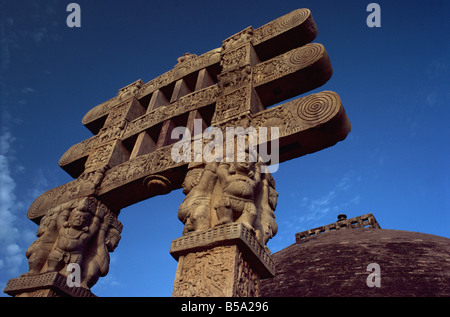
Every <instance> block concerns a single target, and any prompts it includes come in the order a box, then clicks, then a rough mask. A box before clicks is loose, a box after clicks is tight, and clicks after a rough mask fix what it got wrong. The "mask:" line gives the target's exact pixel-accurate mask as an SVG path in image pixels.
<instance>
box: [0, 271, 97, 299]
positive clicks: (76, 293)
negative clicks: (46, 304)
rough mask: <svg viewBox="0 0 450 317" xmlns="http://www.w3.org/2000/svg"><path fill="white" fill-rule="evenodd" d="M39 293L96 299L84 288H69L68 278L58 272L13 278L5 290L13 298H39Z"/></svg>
mask: <svg viewBox="0 0 450 317" xmlns="http://www.w3.org/2000/svg"><path fill="white" fill-rule="evenodd" d="M39 291H47V292H48V291H50V292H51V294H52V295H53V296H55V297H66V296H69V297H96V296H95V295H94V294H93V293H92V292H91V291H90V290H88V289H85V288H83V287H69V286H68V285H67V277H66V276H64V275H62V274H60V273H58V272H50V273H42V274H39V275H30V276H26V275H25V276H21V277H18V278H13V279H11V280H9V281H8V284H7V285H6V287H5V289H4V290H3V292H5V293H6V294H8V295H11V296H21V294H22V296H24V295H25V296H39V294H37V292H39ZM24 293H25V294H24Z"/></svg>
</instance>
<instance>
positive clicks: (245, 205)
mask: <svg viewBox="0 0 450 317" xmlns="http://www.w3.org/2000/svg"><path fill="white" fill-rule="evenodd" d="M245 156H246V158H245V160H244V161H242V162H239V161H238V160H235V161H234V162H231V163H228V162H221V163H220V164H219V167H218V168H217V175H218V177H219V180H220V184H221V186H222V191H223V192H222V198H221V199H220V200H219V201H218V203H217V204H216V206H215V209H216V213H217V218H218V221H219V224H226V223H230V222H234V221H236V222H242V223H243V224H245V225H246V226H247V227H248V228H250V229H253V226H254V223H255V220H256V217H257V210H256V206H255V190H256V188H257V185H258V183H259V182H260V180H261V172H260V163H259V164H255V162H252V161H251V160H250V157H249V155H248V153H246V155H245Z"/></svg>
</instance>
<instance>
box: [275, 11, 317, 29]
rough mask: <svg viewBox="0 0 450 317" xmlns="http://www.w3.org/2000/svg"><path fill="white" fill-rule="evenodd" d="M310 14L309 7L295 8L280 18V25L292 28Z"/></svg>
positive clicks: (284, 27)
mask: <svg viewBox="0 0 450 317" xmlns="http://www.w3.org/2000/svg"><path fill="white" fill-rule="evenodd" d="M310 14H311V12H310V11H309V10H308V9H299V10H295V11H293V12H291V13H289V14H287V15H285V16H283V17H281V18H280V20H279V23H280V26H281V28H283V29H290V28H292V27H294V26H296V25H299V24H302V23H303V22H304V21H305V20H306V19H307V18H308V17H309V16H310Z"/></svg>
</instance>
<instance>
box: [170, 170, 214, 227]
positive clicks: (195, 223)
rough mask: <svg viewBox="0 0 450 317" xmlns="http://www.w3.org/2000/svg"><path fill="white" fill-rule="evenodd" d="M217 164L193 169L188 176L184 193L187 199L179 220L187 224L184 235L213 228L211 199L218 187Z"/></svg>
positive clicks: (179, 213)
mask: <svg viewBox="0 0 450 317" xmlns="http://www.w3.org/2000/svg"><path fill="white" fill-rule="evenodd" d="M216 168H217V163H208V164H206V166H204V167H203V165H202V166H197V167H195V168H192V169H190V170H189V171H188V173H187V174H186V178H185V180H184V183H183V193H184V194H186V198H185V199H184V200H183V202H182V203H181V205H180V207H179V209H178V218H179V219H180V220H181V221H182V222H183V223H184V224H185V227H184V230H183V234H185V233H186V232H189V231H197V230H205V229H208V228H210V227H211V198H212V194H213V189H214V186H215V185H216V181H217V175H216Z"/></svg>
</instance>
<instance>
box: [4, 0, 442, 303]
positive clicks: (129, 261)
mask: <svg viewBox="0 0 450 317" xmlns="http://www.w3.org/2000/svg"><path fill="white" fill-rule="evenodd" d="M70 2H72V1H56V0H54V1H32V0H29V1H25V0H17V1H5V0H0V106H1V113H0V114H1V124H0V173H1V174H0V182H1V183H0V288H1V289H2V290H3V288H4V286H5V285H6V282H7V281H8V280H9V279H10V278H14V277H18V276H19V275H20V274H22V273H25V272H26V271H27V270H28V265H27V260H26V258H25V251H26V249H27V248H28V246H29V245H30V244H31V243H32V242H33V241H34V239H35V234H36V229H37V226H36V225H35V224H34V223H32V222H31V221H30V220H28V219H27V218H26V211H27V209H28V207H29V205H30V204H31V203H32V202H33V200H34V199H35V198H36V197H37V196H38V195H40V194H41V193H42V192H44V191H45V190H48V189H51V188H53V187H56V186H59V185H61V184H64V183H66V182H69V181H70V180H71V177H70V176H69V175H68V174H66V173H65V172H64V171H63V170H62V169H61V168H59V166H58V161H59V159H60V157H61V155H62V154H63V153H64V152H65V151H66V150H67V149H68V148H69V147H70V146H72V145H73V144H75V143H78V142H80V141H82V140H84V139H86V138H88V137H90V136H91V134H90V132H89V131H88V130H87V129H86V128H85V127H83V126H82V124H81V119H82V118H83V116H84V115H85V113H86V112H87V111H89V110H90V109H91V108H92V107H94V106H96V105H97V104H100V103H101V102H103V101H106V100H107V99H110V98H111V97H113V96H115V94H116V93H117V90H118V89H120V88H122V87H124V86H126V85H127V84H129V83H131V82H133V81H135V80H137V79H142V80H143V81H144V82H148V81H150V80H151V79H153V78H155V77H157V76H159V75H160V74H162V73H164V72H166V71H168V70H170V69H171V68H172V67H173V66H174V65H175V64H176V60H177V58H178V57H180V56H182V55H183V54H184V53H185V52H190V53H195V54H198V55H200V54H202V53H205V52H207V51H209V50H211V49H214V48H216V47H219V46H221V42H222V40H224V39H225V38H227V37H229V36H231V35H233V34H235V33H236V32H239V31H240V30H242V29H244V28H246V27H247V26H250V25H251V26H253V27H254V28H257V27H259V26H262V25H264V24H266V23H267V22H269V21H272V20H274V19H276V18H278V17H280V16H282V15H284V14H286V13H289V12H291V11H293V10H295V9H298V8H309V9H310V10H311V11H312V14H313V17H314V20H315V21H316V24H317V26H318V29H319V35H318V37H317V38H316V40H315V42H318V43H321V44H323V45H324V46H325V48H326V49H327V52H328V54H329V56H330V58H331V62H332V65H333V69H334V74H333V77H332V78H331V79H330V81H329V82H328V83H327V84H325V85H324V86H322V87H320V88H319V89H317V90H316V91H322V90H333V91H336V92H337V93H338V94H339V95H340V97H341V99H342V102H343V105H344V107H345V109H346V112H347V114H348V116H349V118H350V121H351V123H352V131H351V133H350V134H349V135H348V137H347V139H346V140H345V141H343V142H340V143H338V144H337V145H336V146H334V147H332V148H328V149H326V150H323V151H321V152H317V153H314V154H310V155H307V156H305V157H302V158H298V159H295V160H291V161H289V162H285V163H283V164H282V165H281V166H280V168H279V170H278V171H277V172H276V173H274V178H275V180H276V187H277V190H278V192H279V193H280V196H279V200H278V207H277V210H276V212H275V214H276V220H277V222H278V226H279V230H278V234H277V235H276V236H275V238H274V239H272V240H271V241H270V242H269V247H270V248H271V250H272V252H276V251H278V250H281V249H282V248H284V247H286V246H288V245H290V244H292V243H293V242H294V241H295V238H294V234H295V233H297V232H300V231H304V230H307V229H310V228H314V227H317V226H320V225H325V224H328V223H331V222H334V221H335V220H336V216H337V215H338V214H339V213H346V214H347V215H348V216H349V217H354V216H358V215H362V214H365V213H368V212H372V213H373V214H374V215H375V217H376V218H377V220H378V221H379V223H380V224H381V226H382V228H385V229H397V230H407V231H418V232H423V233H429V234H435V235H440V236H444V237H448V238H450V217H449V212H450V169H449V163H448V162H449V158H450V155H449V154H450V150H449V137H450V133H449V132H450V128H449V124H448V119H447V118H448V117H449V116H450V110H449V104H450V89H449V82H450V50H449V48H450V47H449V46H450V43H449V41H448V33H449V31H450V22H449V21H450V20H449V19H448V14H449V12H450V2H449V1H447V0H442V1H439V0H430V1H427V2H424V1H377V3H378V4H379V5H380V7H381V27H380V28H369V27H367V25H366V18H367V16H368V14H369V13H368V12H366V7H367V5H368V4H369V3H370V2H371V1H363V0H357V1H356V0H355V1H331V0H326V1H325V0H314V1H300V0H297V1H284V0H282V1H263V0H260V1H234V0H233V1H195V0H191V1H173V0H164V1H143V0H139V1H95V3H94V1H76V2H77V3H78V4H79V5H80V7H81V28H69V27H67V25H66V17H67V15H68V14H69V13H68V12H66V6H67V4H69V3H70ZM183 197H184V195H183V194H182V192H181V190H177V191H175V192H172V193H170V194H168V195H165V196H159V197H155V198H152V199H150V200H147V201H143V202H141V203H138V204H136V205H133V206H131V207H128V208H126V209H124V210H122V212H121V214H120V216H119V219H120V220H121V221H122V223H123V224H124V229H123V232H122V240H121V241H120V244H119V246H118V248H117V249H116V250H115V252H114V253H112V254H111V266H110V272H109V274H108V276H106V277H105V278H102V279H100V281H99V282H98V283H97V285H95V286H94V287H93V289H92V290H93V292H94V293H95V294H97V295H99V296H170V295H171V292H172V286H173V280H174V276H175V270H176V265H177V262H176V261H175V260H174V259H173V258H172V257H171V256H170V254H169V248H170V242H171V241H172V240H173V239H176V238H178V237H180V236H181V232H182V229H183V226H182V223H181V222H180V221H179V220H178V218H177V210H178V206H179V204H180V203H181V201H182V200H183ZM3 295H4V294H3Z"/></svg>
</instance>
